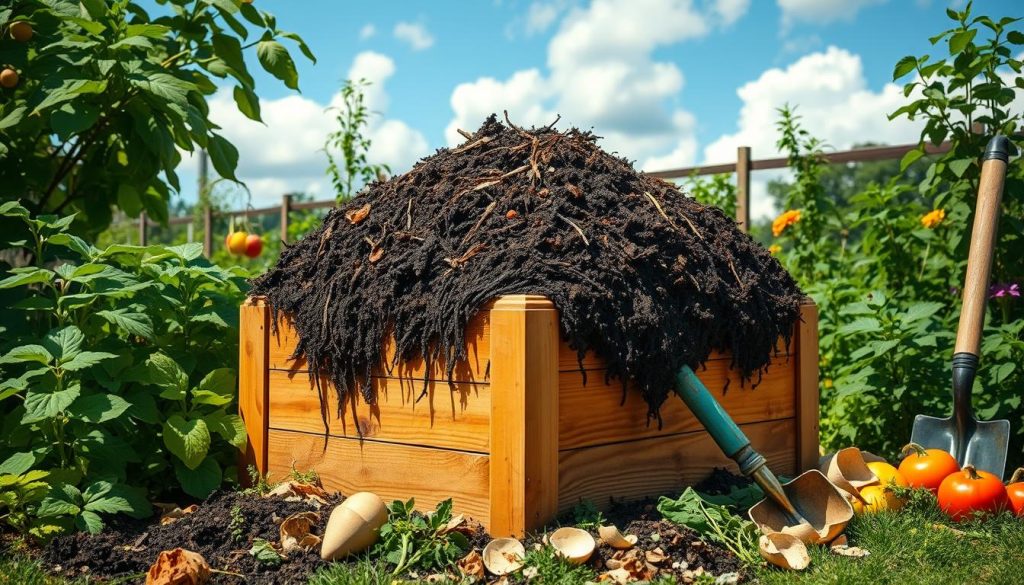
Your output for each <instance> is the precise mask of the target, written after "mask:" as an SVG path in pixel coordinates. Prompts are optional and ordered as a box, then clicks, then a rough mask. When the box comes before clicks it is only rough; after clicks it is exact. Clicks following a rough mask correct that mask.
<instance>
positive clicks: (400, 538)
mask: <svg viewBox="0 0 1024 585" xmlns="http://www.w3.org/2000/svg"><path fill="white" fill-rule="evenodd" d="M415 503H416V502H415V500H409V501H407V502H402V501H401V500H395V501H394V502H392V503H391V505H390V506H388V521H387V523H385V524H384V526H382V527H381V529H380V542H378V543H377V544H376V545H375V546H374V549H373V554H374V556H376V557H381V558H384V560H386V561H387V562H388V564H390V565H394V569H393V571H392V574H393V575H401V574H403V573H405V572H406V571H409V570H413V569H421V570H424V571H429V570H433V569H444V568H445V567H448V566H449V565H451V564H452V563H454V562H455V561H457V560H458V559H459V558H460V557H462V555H463V554H465V552H466V551H467V550H468V549H469V541H467V540H466V537H465V535H463V534H462V533H460V532H456V531H453V530H451V529H449V528H448V522H449V521H450V520H451V519H452V501H451V500H450V499H448V500H444V501H443V502H440V503H439V504H438V505H437V508H436V509H435V510H434V511H433V512H429V513H427V514H419V513H416V512H414V511H413V510H414V507H415Z"/></svg>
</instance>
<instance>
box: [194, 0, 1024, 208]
mask: <svg viewBox="0 0 1024 585" xmlns="http://www.w3.org/2000/svg"><path fill="white" fill-rule="evenodd" d="M255 2H256V5H257V6H258V7H260V8H262V9H265V10H268V11H270V12H272V13H274V14H275V15H276V16H277V18H278V24H279V27H281V28H284V29H287V30H292V31H295V32H298V33H299V34H301V35H302V36H303V37H304V38H305V39H306V40H307V42H308V44H309V45H310V47H311V48H312V50H313V52H314V53H316V55H317V58H318V60H317V63H316V64H315V65H314V64H311V63H309V62H308V61H306V60H305V59H304V58H302V57H301V56H300V55H298V53H297V51H296V53H295V55H296V61H297V63H298V65H299V72H300V88H301V90H302V93H301V94H300V95H298V96H296V95H295V94H294V93H293V92H290V91H289V90H287V89H286V88H284V87H283V86H282V85H280V84H279V83H277V82H275V81H274V80H272V79H270V78H269V77H267V76H266V75H258V76H257V92H258V93H259V94H260V95H261V96H262V98H263V100H264V104H263V109H264V113H265V114H266V115H265V118H266V122H267V125H266V126H262V127H259V126H258V125H257V124H255V123H252V122H248V121H246V120H245V119H244V118H241V116H239V115H237V114H236V113H233V112H232V111H231V110H232V108H233V106H232V104H231V100H230V98H228V97H227V95H218V96H217V97H215V98H214V104H213V105H214V107H213V112H214V116H215V118H217V119H219V120H220V121H221V123H222V125H223V126H224V128H225V134H226V135H227V136H228V137H229V138H231V139H233V140H234V141H235V142H236V143H237V144H239V147H240V150H241V153H242V163H241V169H240V170H241V174H240V176H241V178H242V179H243V180H245V181H246V182H247V184H249V187H250V189H251V190H252V192H253V197H254V203H255V204H257V205H260V204H267V203H269V202H274V201H277V200H278V199H279V196H280V194H281V193H282V192H284V191H286V190H306V191H310V192H312V193H313V194H314V195H315V196H316V197H317V198H318V199H322V198H329V197H330V196H331V192H330V189H329V187H328V186H327V183H326V181H325V180H324V179H323V176H322V169H323V168H324V165H325V163H324V160H323V153H322V152H318V151H317V148H318V147H319V146H320V145H321V144H322V142H323V136H324V135H325V134H326V132H327V131H328V130H329V129H330V127H331V121H330V118H329V116H325V115H323V114H322V113H320V112H322V110H323V108H324V107H325V106H327V105H329V104H330V103H331V100H332V99H333V96H334V95H335V93H336V92H337V90H338V87H339V85H340V83H341V82H342V80H343V79H345V78H346V76H348V75H350V74H352V75H359V76H365V77H368V78H370V79H371V80H373V82H374V85H373V87H372V88H371V90H370V92H369V94H368V96H367V97H368V101H369V102H370V104H371V106H372V107H373V108H374V109H375V110H376V111H377V112H378V114H377V115H376V116H375V118H374V122H373V125H372V127H371V132H370V135H371V138H373V140H374V143H375V144H374V151H372V152H371V158H373V159H375V160H377V161H379V162H386V163H388V164H390V165H391V166H392V167H393V168H394V169H395V170H396V171H399V172H400V171H402V170H405V169H407V168H408V167H409V166H411V164H412V162H413V161H415V160H416V159H417V158H419V157H421V156H423V155H425V154H429V153H430V152H433V150H434V149H435V148H438V147H441V146H447V145H450V144H452V143H454V142H456V141H457V140H458V135H457V134H455V133H454V128H455V127H461V128H465V129H467V130H472V129H475V127H476V125H478V124H479V123H480V122H481V121H482V118H483V116H484V115H485V113H486V112H489V111H499V112H500V110H501V109H503V108H508V109H509V110H510V113H511V115H512V117H513V120H514V121H518V122H522V123H525V124H531V123H547V122H550V121H551V120H553V118H554V115H555V113H556V112H557V113H560V114H561V115H562V122H561V123H560V125H561V126H565V125H569V124H572V125H578V126H581V127H593V129H594V131H595V132H596V133H597V134H598V135H603V136H607V137H608V138H607V140H606V142H605V145H606V147H608V148H609V149H611V150H616V151H618V152H620V153H621V154H623V155H625V156H627V157H628V158H630V159H633V160H636V161H637V164H638V166H641V167H644V168H647V169H655V168H665V167H676V166H684V165H690V164H700V163H703V162H724V161H728V160H733V159H734V153H735V147H736V146H737V145H739V144H744V145H749V146H752V147H753V148H754V156H755V158H761V157H767V156H772V155H774V154H775V151H774V146H773V144H774V140H775V136H774V132H773V131H772V123H773V121H774V116H773V113H772V112H773V111H774V108H775V107H777V106H778V105H781V103H784V102H790V103H795V104H797V105H798V106H799V108H800V109H801V111H802V112H803V114H804V115H805V117H806V118H807V125H808V127H809V128H810V129H811V130H812V131H813V132H815V133H816V134H818V135H820V136H822V137H823V138H825V139H826V140H828V141H829V142H830V143H831V144H832V145H833V146H835V147H836V148H845V147H849V146H850V145H851V144H852V143H855V142H863V141H878V142H887V143H896V142H906V141H910V140H913V139H914V137H915V136H916V134H917V127H916V125H914V124H910V123H905V122H904V123H895V124H894V123H888V122H887V121H886V120H885V113H886V112H887V111H891V110H892V109H895V107H898V104H901V103H902V101H901V100H902V97H901V95H899V88H898V87H897V86H895V85H893V84H891V72H892V67H893V65H894V64H895V62H896V61H897V60H898V59H899V58H900V57H902V56H903V55H907V54H921V53H928V52H931V53H933V54H935V53H936V50H941V49H944V48H938V47H932V46H931V45H930V44H929V43H928V41H927V37H929V36H931V35H934V34H936V33H938V32H941V31H942V30H944V29H945V28H948V26H947V25H948V23H949V20H948V19H947V17H946V15H945V9H946V7H947V6H949V5H951V4H952V5H954V6H957V5H959V4H960V3H958V2H952V3H950V2H948V1H943V0H930V1H929V0H593V2H590V1H584V0H578V1H572V0H477V1H469V0H463V1H455V0H432V1H429V2H427V1H421V2H413V1H407V2H395V1H391V2H388V1H377V2H328V1H323V0H315V1H314V0H302V1H294V0H290V1H289V0H255ZM975 13H976V14H989V15H991V16H1006V15H1011V16H1017V15H1024V9H1022V6H1021V3H1020V2H1017V1H1014V0H1001V1H1000V0H981V1H977V2H975ZM193 176H194V175H192V174H191V173H190V172H189V171H186V172H185V173H183V179H184V180H185V181H188V180H190V179H191V177H193ZM184 194H185V196H186V198H189V199H191V198H192V197H190V193H189V189H184ZM755 195H756V192H755ZM755 211H757V209H756V206H755ZM760 211H761V212H762V213H765V212H768V211H770V210H769V209H768V208H765V207H762V208H761V209H760Z"/></svg>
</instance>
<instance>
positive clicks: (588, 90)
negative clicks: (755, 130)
mask: <svg viewBox="0 0 1024 585" xmlns="http://www.w3.org/2000/svg"><path fill="white" fill-rule="evenodd" d="M722 4H723V6H724V5H726V4H729V5H730V6H728V7H727V9H730V8H731V9H733V10H738V8H737V6H736V5H738V4H743V2H738V3H729V2H723V3H722ZM702 6H703V5H702ZM732 14H738V12H733V13H732ZM722 19H724V16H720V15H719V14H718V13H716V12H714V7H712V8H708V9H707V11H703V10H701V9H699V8H698V7H697V6H696V5H695V4H694V2H693V1H692V0H594V2H592V3H591V4H590V5H589V6H587V7H585V8H580V7H576V8H572V9H571V10H569V12H568V13H567V14H566V15H565V16H564V17H563V19H562V21H561V23H560V25H559V28H558V32H557V33H556V34H555V36H554V37H553V38H552V39H551V42H550V43H549V45H548V58H547V65H548V67H547V69H548V71H547V72H546V73H545V72H542V71H540V70H538V69H528V70H524V71H519V72H517V73H515V74H513V75H512V76H510V77H509V78H507V79H505V80H497V79H494V78H491V77H483V78H480V79H477V80H476V81H473V82H469V83H463V84H460V85H459V86H458V87H456V88H455V90H454V91H453V92H452V97H451V104H452V110H453V111H454V117H453V119H452V121H451V123H449V125H448V128H447V131H446V133H445V137H446V138H447V140H448V143H449V144H456V143H458V142H460V141H461V139H462V138H461V136H459V134H458V133H457V132H456V131H455V129H456V128H463V129H467V130H473V129H476V127H477V126H478V125H479V124H480V122H481V121H482V120H483V118H484V116H486V115H487V114H489V113H491V112H497V113H499V114H500V113H501V110H502V109H506V108H507V109H508V110H509V115H510V116H511V118H512V119H513V121H514V122H516V123H518V124H525V125H532V124H548V123H550V122H551V121H553V120H554V118H555V112H558V113H560V114H562V115H563V116H564V118H565V120H566V121H567V122H569V123H572V124H574V125H577V126H580V127H584V128H586V127H593V128H594V129H595V130H596V131H597V132H598V134H600V135H601V136H603V137H604V140H603V141H602V146H604V147H605V148H607V149H608V150H612V151H617V152H619V153H620V154H622V155H623V156H626V157H629V158H632V159H635V160H638V161H640V163H641V166H644V167H649V164H654V162H659V163H662V162H667V161H669V160H671V161H672V162H673V164H676V165H683V164H690V163H692V162H693V158H692V157H693V155H694V153H695V152H696V142H695V140H694V137H693V133H694V126H695V124H694V121H693V116H692V115H691V114H690V113H689V112H687V111H686V110H685V109H683V108H681V107H680V106H679V105H678V104H677V103H676V101H677V99H678V96H679V93H680V92H681V91H682V88H683V86H684V82H685V80H684V77H683V73H682V71H680V70H679V68H678V67H677V66H676V65H675V64H673V63H671V62H663V61H657V60H656V59H655V58H654V55H653V53H654V51H655V50H656V49H658V48H659V47H663V46H668V45H672V44H675V43H678V42H681V41H684V40H688V39H694V38H700V37H703V36H705V35H707V34H708V32H710V30H711V28H712V27H713V25H714V24H715V23H717V22H719V21H720V20H722ZM651 161H653V162H651Z"/></svg>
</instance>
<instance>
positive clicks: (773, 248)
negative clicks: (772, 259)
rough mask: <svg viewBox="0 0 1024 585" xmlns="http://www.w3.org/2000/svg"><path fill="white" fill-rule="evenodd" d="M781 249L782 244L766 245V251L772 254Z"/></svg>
mask: <svg viewBox="0 0 1024 585" xmlns="http://www.w3.org/2000/svg"><path fill="white" fill-rule="evenodd" d="M781 251H782V246H780V245H778V244H772V245H771V246H768V253H769V254H771V255H772V256H774V255H776V254H778V253H779V252H781Z"/></svg>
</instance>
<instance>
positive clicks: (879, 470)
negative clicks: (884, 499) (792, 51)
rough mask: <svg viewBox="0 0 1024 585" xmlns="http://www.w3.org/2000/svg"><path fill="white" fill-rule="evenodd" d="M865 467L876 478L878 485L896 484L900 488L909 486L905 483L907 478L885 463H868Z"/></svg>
mask: <svg viewBox="0 0 1024 585" xmlns="http://www.w3.org/2000/svg"><path fill="white" fill-rule="evenodd" d="M867 465H868V469H870V470H871V473H874V474H875V477H877V478H878V483H880V484H882V485H883V486H887V485H889V484H896V485H898V486H900V487H907V486H909V485H910V484H908V483H907V478H905V477H903V474H902V473H900V471H899V470H898V469H896V468H895V467H893V466H892V465H889V464H888V463H886V462H885V461H870V462H868V464H867Z"/></svg>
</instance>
